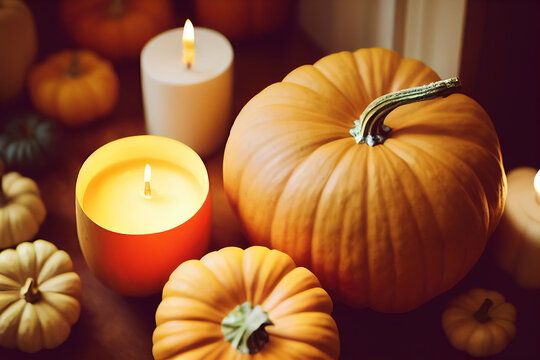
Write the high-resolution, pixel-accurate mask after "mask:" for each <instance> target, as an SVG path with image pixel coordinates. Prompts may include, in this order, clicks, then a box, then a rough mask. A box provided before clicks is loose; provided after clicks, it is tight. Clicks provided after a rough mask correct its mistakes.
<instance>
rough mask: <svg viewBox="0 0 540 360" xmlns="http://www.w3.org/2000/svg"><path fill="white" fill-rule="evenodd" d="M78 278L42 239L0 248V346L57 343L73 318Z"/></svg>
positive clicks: (59, 253) (76, 316)
mask: <svg viewBox="0 0 540 360" xmlns="http://www.w3.org/2000/svg"><path fill="white" fill-rule="evenodd" d="M80 298H81V280H80V278H79V275H77V274H76V273H75V272H73V264H72V262H71V258H70V257H69V255H68V254H67V253H66V252H65V251H62V250H58V249H57V248H56V246H55V245H53V244H52V243H50V242H48V241H45V240H36V241H35V242H33V243H29V242H24V243H21V244H19V245H18V246H17V248H16V249H15V250H14V249H7V250H4V251H2V252H1V253H0V345H1V346H4V347H7V348H18V349H20V350H22V351H24V352H28V353H33V352H36V351H39V350H41V349H42V348H47V349H52V348H55V347H57V346H58V345H60V344H62V343H63V342H64V341H65V340H66V339H67V338H68V336H69V334H70V332H71V326H72V325H73V324H74V323H75V322H76V321H77V320H78V319H79V314H80V310H81V306H80V302H79V301H80V300H79V299H80Z"/></svg>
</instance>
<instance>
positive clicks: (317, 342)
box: [268, 312, 337, 359]
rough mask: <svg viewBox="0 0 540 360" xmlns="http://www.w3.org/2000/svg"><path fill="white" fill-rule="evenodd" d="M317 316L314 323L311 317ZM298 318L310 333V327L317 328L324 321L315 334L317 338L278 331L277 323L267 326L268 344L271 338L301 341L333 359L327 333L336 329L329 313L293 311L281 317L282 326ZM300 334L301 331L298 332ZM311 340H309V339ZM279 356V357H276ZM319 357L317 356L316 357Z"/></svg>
mask: <svg viewBox="0 0 540 360" xmlns="http://www.w3.org/2000/svg"><path fill="white" fill-rule="evenodd" d="M315 316H317V317H318V319H317V320H318V321H317V322H316V323H314V322H313V320H312V319H311V318H312V317H315ZM296 318H300V319H298V320H300V322H304V324H303V328H304V329H305V328H309V330H308V331H306V332H307V333H312V331H313V329H311V328H317V327H319V328H320V327H321V324H322V323H324V326H322V329H319V333H318V334H317V335H318V337H317V338H312V339H310V338H309V336H304V338H302V336H299V335H296V334H295V333H289V334H287V333H286V332H287V331H286V330H285V331H283V330H282V331H279V330H280V329H279V325H276V326H273V327H269V328H268V334H269V335H270V336H271V339H270V342H269V343H268V345H271V341H272V339H273V340H274V341H276V340H277V341H285V342H289V341H290V342H292V343H301V344H302V345H303V346H309V347H310V348H312V349H314V350H316V351H317V352H320V353H323V354H326V355H327V356H328V358H329V359H335V358H336V356H337V355H336V354H335V352H334V351H335V350H334V349H333V347H332V344H331V339H330V338H328V335H331V334H332V333H333V332H335V331H336V327H337V326H336V323H335V321H334V320H333V319H332V317H331V316H330V315H329V314H326V313H317V312H301V313H293V314H290V315H289V316H286V317H282V318H281V319H282V321H284V323H285V324H281V327H282V328H286V326H285V325H290V322H291V319H296ZM305 319H307V320H308V322H307V323H306V322H305V321H304V320H305ZM299 334H301V332H299ZM324 338H326V340H328V341H324V340H322V339H324ZM310 340H311V341H310ZM333 350H334V351H333ZM278 358H279V357H278ZM317 359H319V358H317Z"/></svg>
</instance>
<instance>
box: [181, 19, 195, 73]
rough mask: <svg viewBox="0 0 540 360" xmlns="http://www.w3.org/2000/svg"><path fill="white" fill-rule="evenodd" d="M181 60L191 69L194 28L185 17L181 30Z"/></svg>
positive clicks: (193, 49) (193, 59) (193, 58)
mask: <svg viewBox="0 0 540 360" xmlns="http://www.w3.org/2000/svg"><path fill="white" fill-rule="evenodd" d="M182 45H183V46H182V61H183V63H184V64H185V65H186V66H187V68H188V69H191V66H193V63H194V62H195V30H194V29H193V24H192V23H191V20H189V19H187V20H186V24H185V25H184V31H183V32H182Z"/></svg>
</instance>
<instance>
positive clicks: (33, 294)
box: [21, 277, 41, 304]
mask: <svg viewBox="0 0 540 360" xmlns="http://www.w3.org/2000/svg"><path fill="white" fill-rule="evenodd" d="M21 298H23V299H24V300H26V301H27V302H29V303H31V304H34V303H35V302H37V301H38V300H39V299H40V298H41V293H40V292H39V289H38V287H37V285H36V282H35V281H34V279H32V278H30V277H29V278H27V279H26V282H25V283H24V286H23V287H22V288H21Z"/></svg>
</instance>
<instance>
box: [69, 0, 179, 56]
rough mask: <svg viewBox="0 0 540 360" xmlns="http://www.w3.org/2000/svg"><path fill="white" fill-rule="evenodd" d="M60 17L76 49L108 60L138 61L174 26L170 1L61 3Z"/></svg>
mask: <svg viewBox="0 0 540 360" xmlns="http://www.w3.org/2000/svg"><path fill="white" fill-rule="evenodd" d="M60 17H61V19H62V20H63V22H64V24H65V27H66V29H67V30H68V32H69V34H70V35H71V36H72V37H73V39H74V40H75V41H76V42H77V43H78V44H79V45H81V46H83V47H85V48H88V49H92V50H94V51H97V52H98V53H100V54H101V55H103V56H105V57H107V58H109V59H112V60H129V59H138V57H139V54H140V52H141V49H142V48H143V46H144V44H146V42H147V41H148V40H150V39H151V38H152V37H154V36H155V35H157V34H159V33H160V32H162V31H164V30H166V29H168V28H170V27H172V25H173V23H174V11H173V7H172V3H171V0H77V1H73V0H63V1H62V2H61V3H60Z"/></svg>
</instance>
